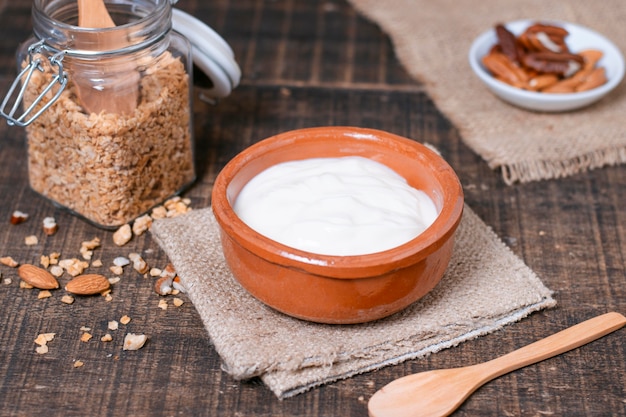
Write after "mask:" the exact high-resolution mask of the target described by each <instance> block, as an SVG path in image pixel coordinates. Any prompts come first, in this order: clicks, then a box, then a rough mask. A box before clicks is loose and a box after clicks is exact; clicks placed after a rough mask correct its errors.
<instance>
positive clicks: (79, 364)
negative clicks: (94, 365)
mask: <svg viewBox="0 0 626 417" xmlns="http://www.w3.org/2000/svg"><path fill="white" fill-rule="evenodd" d="M84 364H85V363H84V362H83V361H81V360H76V361H74V368H80V367H81V366H83V365H84Z"/></svg>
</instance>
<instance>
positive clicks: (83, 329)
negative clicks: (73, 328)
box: [80, 326, 91, 332]
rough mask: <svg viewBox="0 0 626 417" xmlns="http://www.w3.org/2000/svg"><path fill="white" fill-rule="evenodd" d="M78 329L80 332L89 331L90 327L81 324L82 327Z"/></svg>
mask: <svg viewBox="0 0 626 417" xmlns="http://www.w3.org/2000/svg"><path fill="white" fill-rule="evenodd" d="M80 331H81V332H89V331H91V327H87V326H82V327H81V328H80Z"/></svg>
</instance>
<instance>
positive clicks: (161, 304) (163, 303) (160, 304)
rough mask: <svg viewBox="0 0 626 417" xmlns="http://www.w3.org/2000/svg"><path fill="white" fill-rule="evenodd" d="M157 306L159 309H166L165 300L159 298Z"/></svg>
mask: <svg viewBox="0 0 626 417" xmlns="http://www.w3.org/2000/svg"><path fill="white" fill-rule="evenodd" d="M159 308H160V309H161V310H167V300H164V299H161V300H159Z"/></svg>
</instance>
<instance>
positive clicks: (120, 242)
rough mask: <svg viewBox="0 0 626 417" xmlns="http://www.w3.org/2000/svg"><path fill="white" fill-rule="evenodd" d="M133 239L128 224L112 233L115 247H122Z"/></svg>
mask: <svg viewBox="0 0 626 417" xmlns="http://www.w3.org/2000/svg"><path fill="white" fill-rule="evenodd" d="M132 237H133V231H132V229H131V227H130V224H125V225H123V226H121V227H120V228H119V229H117V230H116V231H115V233H113V243H115V244H116V245H117V246H124V245H125V244H127V243H128V242H129V241H130V239H131V238H132Z"/></svg>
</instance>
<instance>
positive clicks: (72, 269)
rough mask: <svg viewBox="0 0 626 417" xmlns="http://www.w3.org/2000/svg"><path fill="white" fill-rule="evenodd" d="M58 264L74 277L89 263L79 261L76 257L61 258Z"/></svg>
mask: <svg viewBox="0 0 626 417" xmlns="http://www.w3.org/2000/svg"><path fill="white" fill-rule="evenodd" d="M59 266H60V267H62V268H63V269H64V270H65V271H66V272H67V273H68V274H70V275H71V276H73V277H75V276H78V275H80V274H82V273H83V271H84V270H85V269H86V268H87V267H89V263H88V262H85V261H81V260H80V259H77V258H70V259H61V260H60V261H59Z"/></svg>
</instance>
